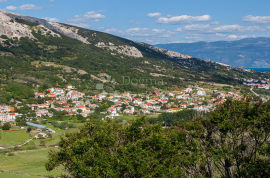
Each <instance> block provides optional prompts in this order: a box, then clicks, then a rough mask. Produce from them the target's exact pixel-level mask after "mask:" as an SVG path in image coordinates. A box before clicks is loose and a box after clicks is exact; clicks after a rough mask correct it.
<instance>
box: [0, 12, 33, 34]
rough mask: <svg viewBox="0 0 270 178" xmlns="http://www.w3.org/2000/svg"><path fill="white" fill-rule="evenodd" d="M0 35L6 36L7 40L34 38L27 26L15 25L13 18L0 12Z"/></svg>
mask: <svg viewBox="0 0 270 178" xmlns="http://www.w3.org/2000/svg"><path fill="white" fill-rule="evenodd" d="M0 35H6V36H7V37H8V38H11V37H17V38H18V39H20V38H21V37H29V38H35V37H34V36H33V35H32V32H31V30H30V29H29V28H28V26H27V25H24V24H20V23H17V22H16V21H15V20H14V19H13V18H11V17H9V16H8V15H6V13H4V12H1V11H0Z"/></svg>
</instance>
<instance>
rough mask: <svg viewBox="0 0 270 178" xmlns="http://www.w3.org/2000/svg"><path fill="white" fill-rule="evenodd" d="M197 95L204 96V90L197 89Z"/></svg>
mask: <svg viewBox="0 0 270 178" xmlns="http://www.w3.org/2000/svg"><path fill="white" fill-rule="evenodd" d="M197 95H199V96H205V95H206V93H205V91H204V90H199V91H198V92H197Z"/></svg>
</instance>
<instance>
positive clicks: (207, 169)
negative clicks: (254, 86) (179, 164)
mask: <svg viewBox="0 0 270 178" xmlns="http://www.w3.org/2000/svg"><path fill="white" fill-rule="evenodd" d="M182 128H185V129H188V132H189V133H192V134H190V135H189V136H191V137H193V138H194V139H198V141H199V142H200V147H201V150H202V151H203V154H204V156H203V161H202V162H201V163H200V167H201V169H200V172H201V173H202V175H204V176H206V177H213V176H214V173H215V172H218V175H219V177H226V178H232V177H270V172H269V170H270V165H269V163H270V149H269V148H270V145H269V138H270V102H267V103H263V102H262V101H260V102H259V103H258V104H251V98H249V97H246V98H245V100H242V101H238V100H232V99H227V101H226V102H225V103H224V104H223V105H220V106H218V107H217V108H216V110H214V111H213V112H211V113H210V116H209V117H206V118H198V119H197V120H195V121H194V122H193V123H192V124H187V123H185V124H183V125H182Z"/></svg>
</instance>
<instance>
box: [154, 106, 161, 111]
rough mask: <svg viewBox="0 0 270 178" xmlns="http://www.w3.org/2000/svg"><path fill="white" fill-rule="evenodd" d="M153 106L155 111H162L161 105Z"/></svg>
mask: <svg viewBox="0 0 270 178" xmlns="http://www.w3.org/2000/svg"><path fill="white" fill-rule="evenodd" d="M152 108H153V110H155V111H160V109H161V106H153V107H152Z"/></svg>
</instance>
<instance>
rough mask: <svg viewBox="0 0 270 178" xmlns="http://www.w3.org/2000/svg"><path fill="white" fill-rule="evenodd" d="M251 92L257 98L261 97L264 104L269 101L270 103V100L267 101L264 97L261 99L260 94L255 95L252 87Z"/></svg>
mask: <svg viewBox="0 0 270 178" xmlns="http://www.w3.org/2000/svg"><path fill="white" fill-rule="evenodd" d="M250 91H251V92H252V93H253V94H254V95H255V96H258V97H260V98H261V99H262V101H263V102H267V101H268V100H267V99H265V98H264V97H261V96H260V95H259V94H257V93H255V91H253V88H252V87H251V88H250Z"/></svg>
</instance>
